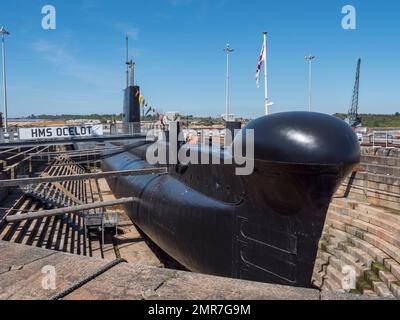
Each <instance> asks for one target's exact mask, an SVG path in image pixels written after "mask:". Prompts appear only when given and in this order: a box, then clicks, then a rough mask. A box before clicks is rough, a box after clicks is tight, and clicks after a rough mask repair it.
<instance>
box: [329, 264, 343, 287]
mask: <svg viewBox="0 0 400 320" xmlns="http://www.w3.org/2000/svg"><path fill="white" fill-rule="evenodd" d="M335 266H336V265H335ZM335 266H333V265H329V266H328V267H327V268H326V276H327V279H329V281H330V282H332V284H334V285H335V287H336V288H335V290H334V291H337V292H344V289H343V288H342V281H343V279H344V277H345V275H344V274H342V273H341V272H339V271H338V270H337V269H336V268H335ZM325 285H326V282H324V286H325Z"/></svg>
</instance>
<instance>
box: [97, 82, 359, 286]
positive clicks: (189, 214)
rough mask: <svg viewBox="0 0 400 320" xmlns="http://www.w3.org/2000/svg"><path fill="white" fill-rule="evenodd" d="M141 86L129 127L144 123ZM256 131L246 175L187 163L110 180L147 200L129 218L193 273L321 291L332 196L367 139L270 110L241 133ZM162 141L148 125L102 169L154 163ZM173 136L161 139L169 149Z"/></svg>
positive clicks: (118, 191)
mask: <svg viewBox="0 0 400 320" xmlns="http://www.w3.org/2000/svg"><path fill="white" fill-rule="evenodd" d="M139 90H140V88H139V87H137V86H133V85H131V86H128V87H127V88H126V89H125V99H124V114H123V118H124V123H125V124H126V125H131V124H132V123H133V124H134V127H136V128H140V105H139V101H138V98H137V97H138V94H137V92H139ZM139 130H140V129H139ZM247 130H253V132H254V155H253V159H252V160H253V161H254V170H253V172H252V173H251V174H250V175H242V176H241V175H237V174H236V171H235V169H236V168H237V165H236V164H235V163H234V162H232V164H190V163H179V162H178V163H177V164H176V163H174V164H172V163H167V164H164V165H159V166H164V167H165V168H166V172H165V173H162V174H149V175H144V176H130V177H116V178H109V179H108V180H107V181H108V184H109V186H110V188H111V190H112V191H113V193H114V194H115V196H116V197H118V198H120V197H136V198H137V199H138V200H137V201H136V202H134V203H131V204H128V205H125V206H124V209H125V211H126V213H127V215H128V216H129V217H130V219H131V220H132V222H133V223H134V224H135V226H136V227H137V228H138V229H139V230H140V232H141V233H142V234H143V235H145V236H146V237H147V238H148V239H149V240H151V242H152V243H154V244H155V245H156V246H157V247H158V248H160V249H161V250H162V251H163V252H164V253H166V254H167V255H168V256H169V257H171V258H172V259H174V260H175V261H177V262H178V263H179V264H181V265H182V266H183V267H185V268H186V269H187V270H189V271H192V272H197V273H203V274H208V275H215V276H222V277H229V278H237V279H243V280H250V281H258V282H265V283H272V284H281V285H289V286H295V287H311V281H312V274H313V269H314V264H315V260H316V256H317V251H318V244H319V240H320V238H321V235H322V231H323V228H324V224H325V220H326V215H327V211H328V208H329V205H330V202H331V200H332V197H333V195H334V194H335V192H336V191H337V189H338V187H339V185H340V184H341V182H342V181H343V179H344V178H345V177H346V176H347V175H348V174H349V173H350V172H351V171H352V169H353V168H354V166H356V165H357V164H358V163H359V161H360V145H359V143H358V140H357V137H356V136H355V134H354V132H353V131H352V130H351V128H350V127H349V126H348V125H347V124H346V123H345V122H344V121H342V120H340V119H337V118H335V117H333V116H329V115H325V114H320V113H312V112H286V113H278V114H273V115H269V116H264V117H261V118H258V119H256V120H254V121H252V122H250V123H249V124H248V125H247V126H245V127H244V128H243V129H241V132H246V131H247ZM237 139H241V135H237V136H236V138H235V140H237ZM155 141H157V138H154V140H153V141H149V139H146V137H145V136H144V135H142V134H140V132H139V131H138V134H137V135H135V136H133V137H132V139H129V140H127V141H124V142H121V141H118V142H116V141H115V142H112V141H111V142H107V143H106V147H107V148H105V150H104V151H103V157H102V160H101V166H102V169H103V170H104V171H116V170H118V171H120V170H135V169H143V168H151V167H154V166H153V165H152V164H150V163H149V162H148V161H147V157H146V154H147V153H148V150H149V148H151V146H152V145H154V143H155ZM169 142H170V141H168V139H166V140H165V141H158V143H161V144H163V143H164V144H166V148H168V143H169ZM244 143H245V142H244ZM121 145H122V146H124V149H123V151H122V152H118V153H113V151H112V148H113V147H114V148H115V147H116V146H119V147H121ZM197 147H198V146H197ZM180 148H183V149H190V148H193V146H190V145H187V144H181V145H180ZM197 150H198V153H199V156H201V155H202V153H204V152H207V153H208V154H207V156H209V157H217V158H218V157H224V158H225V159H226V157H233V150H232V148H229V147H228V148H226V149H225V150H222V151H221V150H216V149H215V148H213V149H210V148H204V149H203V148H202V147H201V146H200V147H199V148H197ZM203 156H204V154H203ZM169 160H171V159H169Z"/></svg>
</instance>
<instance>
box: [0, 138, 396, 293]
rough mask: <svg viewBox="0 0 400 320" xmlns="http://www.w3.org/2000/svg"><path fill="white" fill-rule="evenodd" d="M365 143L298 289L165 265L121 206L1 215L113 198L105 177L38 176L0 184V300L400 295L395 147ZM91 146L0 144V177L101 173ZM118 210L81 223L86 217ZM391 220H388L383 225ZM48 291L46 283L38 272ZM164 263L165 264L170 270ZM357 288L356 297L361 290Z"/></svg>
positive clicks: (5, 178) (339, 194) (337, 198)
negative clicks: (348, 273) (307, 283)
mask: <svg viewBox="0 0 400 320" xmlns="http://www.w3.org/2000/svg"><path fill="white" fill-rule="evenodd" d="M385 150H386V149H373V151H371V149H364V150H363V158H362V160H363V161H362V164H361V166H360V168H359V169H358V171H357V172H355V173H353V175H352V176H351V177H349V179H348V180H347V181H346V182H345V183H344V184H343V186H342V187H341V189H340V190H339V192H338V194H337V197H336V198H335V199H334V201H333V203H332V205H331V208H330V210H329V215H328V220H327V224H326V228H325V232H324V236H323V238H322V240H321V249H320V252H319V254H318V259H317V261H316V270H315V274H314V282H313V283H314V286H315V287H316V288H320V289H315V290H314V289H299V288H292V287H283V286H276V285H270V284H262V283H255V282H248V281H241V280H234V279H226V278H219V277H212V276H207V275H200V274H195V273H190V272H185V271H178V270H172V269H173V267H174V266H172V268H171V266H170V265H166V264H165V261H164V259H163V258H162V255H160V252H158V251H157V248H154V247H153V246H152V244H151V243H150V242H149V241H148V240H147V239H145V238H143V236H142V235H141V234H140V232H139V231H138V230H137V228H136V227H135V226H134V225H133V224H132V222H131V221H130V220H129V218H128V217H127V216H126V215H125V213H124V211H123V208H122V207H121V206H112V207H107V208H106V209H105V210H100V209H92V210H88V211H87V212H85V211H84V212H79V213H68V214H64V215H59V216H51V217H45V218H40V219H34V220H23V221H18V222H11V223H10V222H7V217H11V216H19V215H24V214H26V213H30V212H37V211H40V210H49V209H54V208H60V207H62V208H63V207H70V206H74V205H82V204H96V203H99V202H104V201H110V200H114V199H115V197H114V195H113V194H112V193H111V191H110V188H109V187H108V185H107V183H106V181H105V179H97V178H91V179H86V180H85V179H81V180H77V181H60V182H51V183H39V184H35V185H27V186H24V187H11V188H1V190H0V201H1V203H0V257H1V258H0V299H72V300H74V299H139V300H143V299H145V300H155V299H160V300H163V299H239V300H241V299H260V300H261V299H262V300H270V299H272V300H277V299H305V300H332V299H340V300H349V299H350V300H352V299H371V298H373V299H377V298H386V299H387V298H394V297H397V298H399V297H400V290H399V283H400V282H399V281H400V267H399V265H400V258H399V257H400V242H399V240H398V239H399V238H400V237H399V235H400V218H399V217H400V215H399V212H400V211H399V209H400V201H399V196H398V195H399V194H400V192H399V191H400V190H399V185H400V184H399V177H400V171H399V167H400V153H399V152H398V151H393V150H392V151H390V152H388V151H387V150H386V151H385ZM97 157H98V154H97V152H96V148H94V149H93V150H92V151H84V152H82V151H79V152H77V151H74V150H73V147H72V145H61V146H60V145H59V146H56V145H54V146H53V145H51V146H46V147H26V148H23V147H17V148H8V149H2V150H0V169H1V173H0V175H1V179H2V180H7V179H16V178H26V177H43V178H46V177H52V176H53V177H56V176H68V175H80V174H92V173H96V172H99V170H100V169H99V167H98V165H97V164H98V158H97ZM101 212H104V213H105V214H110V215H113V216H116V217H118V219H117V225H116V226H114V227H112V228H104V230H105V233H104V239H103V236H102V232H101V231H102V230H100V229H99V228H87V226H86V225H85V217H86V216H88V215H89V216H90V215H96V214H98V213H101ZM389 222H390V223H389ZM346 265H350V266H353V267H354V268H355V269H356V271H357V290H353V292H354V293H357V294H348V293H345V292H344V290H343V289H342V288H341V287H340V284H341V281H342V280H343V277H344V274H343V273H342V267H343V266H346ZM49 267H50V268H53V269H54V271H55V283H56V286H55V288H54V289H51V288H50V289H49V288H45V287H46V286H45V285H44V283H45V282H44V281H46V279H47V280H48V278H47V277H48V274H47V273H46V270H49V269H48V268H49ZM167 267H170V268H171V269H168V268H167ZM361 294H364V295H361Z"/></svg>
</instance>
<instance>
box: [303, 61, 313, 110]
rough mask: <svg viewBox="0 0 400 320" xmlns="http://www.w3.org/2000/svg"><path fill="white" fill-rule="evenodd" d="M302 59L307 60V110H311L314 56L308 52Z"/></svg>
mask: <svg viewBox="0 0 400 320" xmlns="http://www.w3.org/2000/svg"><path fill="white" fill-rule="evenodd" d="M304 59H306V61H308V111H310V112H311V111H312V107H311V102H312V61H313V60H314V59H315V56H313V55H311V54H309V55H308V56H306V57H305V58H304Z"/></svg>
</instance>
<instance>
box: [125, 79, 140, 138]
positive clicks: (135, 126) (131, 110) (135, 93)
mask: <svg viewBox="0 0 400 320" xmlns="http://www.w3.org/2000/svg"><path fill="white" fill-rule="evenodd" d="M139 96H140V87H138V86H134V85H130V86H128V87H127V88H126V89H125V90H124V110H123V115H122V119H123V124H124V131H125V132H124V133H140V104H139Z"/></svg>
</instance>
